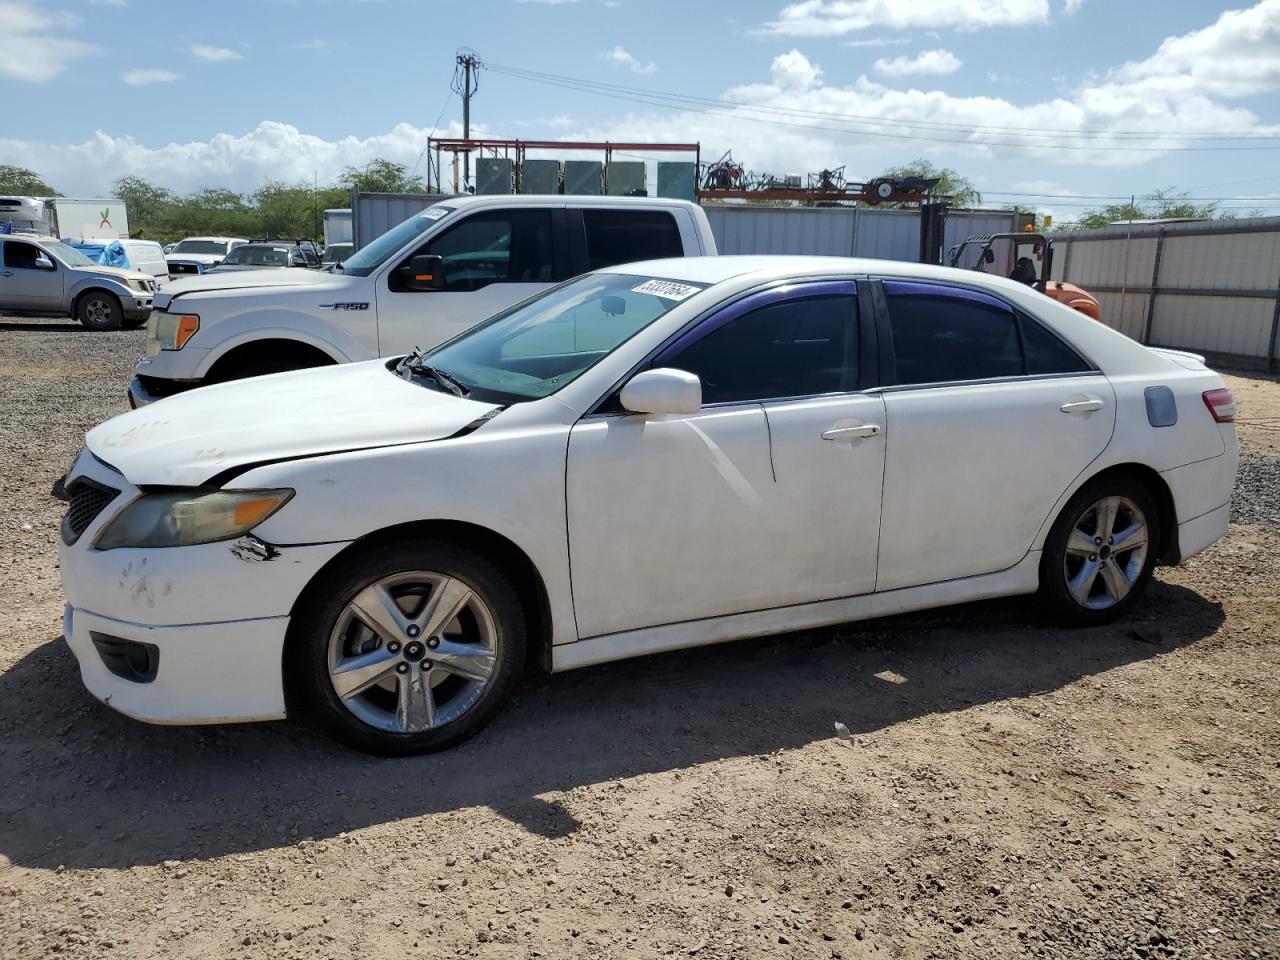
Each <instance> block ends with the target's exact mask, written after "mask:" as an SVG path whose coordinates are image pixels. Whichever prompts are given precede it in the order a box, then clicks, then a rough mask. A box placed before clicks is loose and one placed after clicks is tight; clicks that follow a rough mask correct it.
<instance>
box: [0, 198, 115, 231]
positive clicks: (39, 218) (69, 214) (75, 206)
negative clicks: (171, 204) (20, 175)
mask: <svg viewBox="0 0 1280 960" xmlns="http://www.w3.org/2000/svg"><path fill="white" fill-rule="evenodd" d="M5 223H8V224H9V225H10V227H11V229H12V230H13V231H14V232H15V233H39V234H43V235H45V236H50V237H58V238H59V239H62V240H76V241H79V240H125V239H128V237H129V215H128V212H127V211H126V210H125V206H124V201H123V200H121V199H119V198H118V197H105V198H101V199H78V198H74V197H0V225H2V224H5Z"/></svg>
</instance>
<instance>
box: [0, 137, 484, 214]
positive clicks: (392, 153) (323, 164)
mask: <svg viewBox="0 0 1280 960" xmlns="http://www.w3.org/2000/svg"><path fill="white" fill-rule="evenodd" d="M472 128H473V129H472V133H473V135H475V136H485V135H486V134H487V129H486V128H485V127H483V126H482V125H479V124H474V123H473V124H472ZM9 132H10V131H6V133H9ZM430 133H431V131H430V130H428V129H426V128H420V127H414V126H411V125H410V124H407V123H400V124H397V125H396V126H395V127H393V128H392V129H391V130H390V131H388V132H387V133H383V134H378V135H375V136H372V137H363V138H362V137H342V138H340V139H337V140H325V139H323V138H321V137H317V136H314V135H312V134H308V133H303V132H302V131H300V130H299V129H298V128H297V127H294V126H292V125H290V124H287V123H278V122H276V121H264V122H262V123H260V124H258V125H257V126H256V127H254V128H253V129H252V130H250V131H248V132H247V133H243V134H232V133H219V134H216V135H214V136H213V137H212V138H210V139H208V140H195V141H188V142H186V143H169V144H165V145H164V146H158V147H152V146H147V145H146V144H142V143H139V142H138V141H137V140H135V139H134V138H133V137H129V136H113V135H111V134H109V133H106V132H104V131H101V130H99V131H98V132H97V133H96V134H95V135H94V136H92V137H90V138H89V139H87V140H85V141H82V142H80V143H56V144H51V143H36V142H32V141H24V140H12V139H6V138H5V135H4V134H0V157H4V158H5V162H6V163H14V164H17V165H19V166H24V167H28V168H30V169H33V170H38V171H39V172H40V174H41V175H42V176H44V177H46V178H47V179H48V181H49V182H51V183H53V184H54V185H55V186H57V188H58V189H59V190H61V191H62V192H64V193H68V194H71V195H73V196H74V195H76V194H80V195H82V196H100V195H102V194H101V191H103V190H106V189H108V188H109V187H110V185H111V183H112V182H113V181H114V180H116V179H117V178H119V177H122V176H125V175H126V174H133V175H136V176H140V177H145V178H146V179H148V180H151V181H153V182H155V183H158V184H162V185H163V186H166V187H169V188H170V189H172V190H177V191H178V192H180V193H185V192H188V191H190V190H194V189H197V188H199V187H205V186H213V185H217V186H228V187H231V188H232V189H233V190H241V191H250V190H255V189H257V188H258V187H260V186H262V184H263V183H264V182H266V181H267V180H284V181H286V182H289V183H298V182H303V181H305V182H307V183H311V181H312V176H313V174H318V176H319V178H320V182H321V183H326V182H330V181H332V180H333V179H334V178H335V177H337V176H338V174H339V173H341V172H342V168H343V167H347V166H361V165H363V164H366V163H368V162H369V161H370V160H372V159H374V158H376V157H385V158H386V159H388V160H393V161H395V162H396V163H403V164H406V165H408V166H409V167H411V168H412V167H413V166H414V164H415V163H417V162H418V158H419V156H420V155H421V153H422V147H423V145H424V144H426V142H427V136H428V135H429V134H430ZM436 133H437V135H439V136H450V137H459V136H461V135H462V126H461V124H459V123H457V122H454V123H451V124H450V125H449V126H448V127H445V128H442V129H441V130H438V131H436ZM425 169H426V161H425V160H423V162H422V165H421V166H420V167H419V168H418V173H419V174H421V173H423V171H424V170H425ZM446 173H447V171H446Z"/></svg>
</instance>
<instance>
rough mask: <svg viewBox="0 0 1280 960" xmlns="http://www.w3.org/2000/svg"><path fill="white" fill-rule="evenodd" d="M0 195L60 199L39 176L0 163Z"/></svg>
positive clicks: (33, 172) (56, 192)
mask: <svg viewBox="0 0 1280 960" xmlns="http://www.w3.org/2000/svg"><path fill="white" fill-rule="evenodd" d="M0 193H4V194H8V195H9V196H11V197H60V196H62V194H60V193H59V192H58V191H57V190H55V189H53V187H51V186H49V185H48V184H47V183H45V182H44V180H43V179H42V178H41V176H40V174H38V173H36V172H35V171H34V170H28V169H27V168H26V167H14V166H10V165H9V164H7V163H0Z"/></svg>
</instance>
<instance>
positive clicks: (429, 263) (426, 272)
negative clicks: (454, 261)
mask: <svg viewBox="0 0 1280 960" xmlns="http://www.w3.org/2000/svg"><path fill="white" fill-rule="evenodd" d="M400 277H401V280H402V281H403V283H404V289H405V290H412V291H415V292H422V291H426V290H443V289H444V285H445V279H444V258H443V257H439V256H436V255H434V254H430V253H420V254H418V255H417V256H414V257H411V258H410V259H409V262H408V263H407V264H405V265H404V266H402V267H401V268H400Z"/></svg>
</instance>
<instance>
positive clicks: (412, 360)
mask: <svg viewBox="0 0 1280 960" xmlns="http://www.w3.org/2000/svg"><path fill="white" fill-rule="evenodd" d="M400 363H401V364H402V365H403V366H404V368H405V369H407V370H410V371H412V372H413V373H420V374H422V375H423V376H425V377H430V378H431V379H432V380H434V381H435V382H436V383H437V384H439V385H440V386H441V387H443V388H444V389H445V390H446V391H448V392H449V393H451V394H453V395H454V396H455V397H465V396H466V395H467V394H469V393H470V392H471V390H470V388H469V387H467V385H466V384H464V383H463V382H462V381H461V380H459V379H458V378H457V377H455V376H453V375H452V374H449V373H445V372H444V371H443V370H438V369H437V368H435V367H432V366H429V365H427V364H425V363H423V362H422V349H421V348H415V349H414V351H413V353H411V354H409V355H408V356H407V357H405V358H404V359H403V360H401V361H400Z"/></svg>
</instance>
